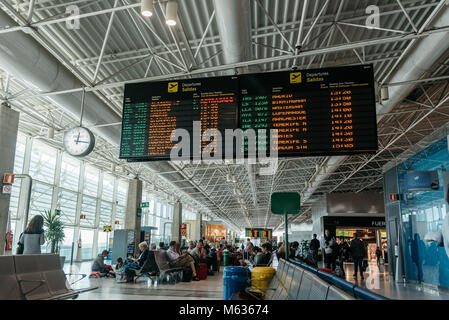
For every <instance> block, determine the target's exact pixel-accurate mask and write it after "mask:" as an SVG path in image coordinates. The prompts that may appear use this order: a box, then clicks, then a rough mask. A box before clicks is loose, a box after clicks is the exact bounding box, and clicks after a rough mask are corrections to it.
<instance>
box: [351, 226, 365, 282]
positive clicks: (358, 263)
mask: <svg viewBox="0 0 449 320" xmlns="http://www.w3.org/2000/svg"><path fill="white" fill-rule="evenodd" d="M350 251H351V255H352V260H354V279H357V269H360V277H361V278H362V280H364V277H363V268H362V262H363V258H364V257H365V245H364V244H363V242H362V240H360V239H359V238H357V233H354V239H352V241H351V246H350Z"/></svg>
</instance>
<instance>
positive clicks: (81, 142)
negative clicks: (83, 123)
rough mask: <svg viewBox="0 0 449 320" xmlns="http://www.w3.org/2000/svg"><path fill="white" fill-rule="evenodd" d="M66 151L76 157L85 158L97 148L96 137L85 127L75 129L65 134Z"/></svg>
mask: <svg viewBox="0 0 449 320" xmlns="http://www.w3.org/2000/svg"><path fill="white" fill-rule="evenodd" d="M63 144H64V149H65V151H66V152H67V153H68V154H70V155H71V156H74V157H85V156H87V155H88V154H89V153H91V152H92V150H93V149H94V147H95V136H94V135H93V133H92V132H91V131H90V130H89V129H87V128H85V127H74V128H72V129H70V130H68V131H67V132H66V133H65V134H64V140H63Z"/></svg>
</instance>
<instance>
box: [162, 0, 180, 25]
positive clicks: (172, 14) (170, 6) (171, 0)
mask: <svg viewBox="0 0 449 320" xmlns="http://www.w3.org/2000/svg"><path fill="white" fill-rule="evenodd" d="M165 10H166V11H165V23H166V24H167V25H169V26H175V25H176V20H177V17H178V3H177V2H176V1H175V0H168V2H167V8H166V9H165Z"/></svg>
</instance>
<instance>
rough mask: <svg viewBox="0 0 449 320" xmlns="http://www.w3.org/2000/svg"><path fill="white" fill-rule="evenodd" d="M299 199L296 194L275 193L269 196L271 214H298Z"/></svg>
mask: <svg viewBox="0 0 449 320" xmlns="http://www.w3.org/2000/svg"><path fill="white" fill-rule="evenodd" d="M300 207H301V197H300V195H299V193H298V192H276V193H273V194H272V195H271V213H273V214H299V212H300Z"/></svg>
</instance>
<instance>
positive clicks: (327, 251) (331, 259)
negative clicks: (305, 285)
mask: <svg viewBox="0 0 449 320" xmlns="http://www.w3.org/2000/svg"><path fill="white" fill-rule="evenodd" d="M335 246H336V241H335V238H334V237H333V236H331V234H330V232H329V230H328V229H326V230H325V231H324V260H325V262H326V268H328V269H332V271H334V270H335V260H336V258H335V249H336V247H335Z"/></svg>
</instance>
